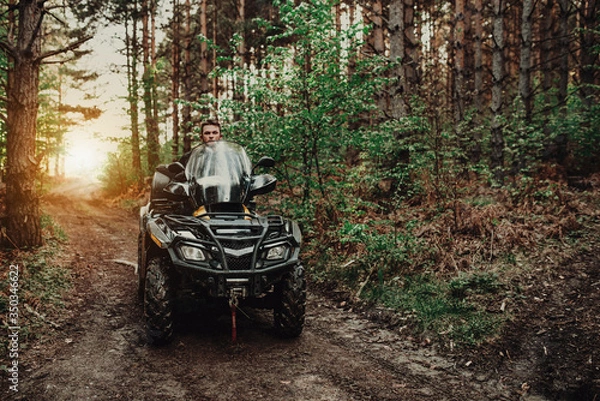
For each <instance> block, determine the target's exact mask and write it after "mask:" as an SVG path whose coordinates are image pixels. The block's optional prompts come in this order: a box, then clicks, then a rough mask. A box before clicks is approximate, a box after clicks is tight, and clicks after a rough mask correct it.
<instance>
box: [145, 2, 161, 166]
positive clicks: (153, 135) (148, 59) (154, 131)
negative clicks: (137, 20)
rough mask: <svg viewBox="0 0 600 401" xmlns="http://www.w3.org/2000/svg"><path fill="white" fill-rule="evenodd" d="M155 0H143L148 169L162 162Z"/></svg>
mask: <svg viewBox="0 0 600 401" xmlns="http://www.w3.org/2000/svg"><path fill="white" fill-rule="evenodd" d="M153 1H154V0H142V15H143V16H142V52H143V59H144V75H143V78H142V79H143V82H144V96H143V100H144V116H145V123H146V144H147V146H148V154H147V160H148V169H150V170H153V169H154V168H155V167H156V166H157V165H158V164H159V162H160V157H159V143H158V121H157V119H156V111H155V101H154V87H155V82H154V81H155V71H154V60H153V58H154V57H152V53H153V51H152V43H153V42H154V39H153V38H152V36H154V35H152V31H151V26H150V25H151V15H152V12H153V6H152V4H150V2H153Z"/></svg>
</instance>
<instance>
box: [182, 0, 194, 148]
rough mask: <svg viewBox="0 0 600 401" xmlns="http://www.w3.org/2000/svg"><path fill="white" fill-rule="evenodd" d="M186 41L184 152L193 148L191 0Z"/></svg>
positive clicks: (186, 10)
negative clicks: (190, 103)
mask: <svg viewBox="0 0 600 401" xmlns="http://www.w3.org/2000/svg"><path fill="white" fill-rule="evenodd" d="M184 35H185V41H184V51H183V54H184V77H183V82H184V84H183V87H184V95H183V96H184V99H185V101H186V105H185V106H183V110H182V111H183V114H182V119H183V129H184V133H185V134H184V137H183V153H186V152H189V151H190V150H192V132H191V131H192V107H191V106H190V105H189V102H191V101H192V100H193V99H192V53H191V45H192V5H191V3H190V0H186V2H185V34H184Z"/></svg>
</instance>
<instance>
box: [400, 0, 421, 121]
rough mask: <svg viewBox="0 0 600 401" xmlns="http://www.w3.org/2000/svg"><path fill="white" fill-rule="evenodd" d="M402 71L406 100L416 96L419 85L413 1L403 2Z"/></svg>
mask: <svg viewBox="0 0 600 401" xmlns="http://www.w3.org/2000/svg"><path fill="white" fill-rule="evenodd" d="M403 18H404V28H403V30H404V59H403V62H402V67H403V69H404V76H405V77H406V80H405V85H406V87H405V92H406V98H409V97H410V96H413V95H416V94H417V89H418V87H419V84H420V77H419V68H418V66H419V62H418V59H419V51H420V42H419V41H418V40H417V39H416V36H415V0H404V8H403ZM407 113H410V102H407Z"/></svg>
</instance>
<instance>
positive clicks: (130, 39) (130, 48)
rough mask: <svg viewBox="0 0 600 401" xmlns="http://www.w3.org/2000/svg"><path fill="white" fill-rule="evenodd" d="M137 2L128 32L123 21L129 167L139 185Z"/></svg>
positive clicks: (135, 2)
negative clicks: (128, 127)
mask: <svg viewBox="0 0 600 401" xmlns="http://www.w3.org/2000/svg"><path fill="white" fill-rule="evenodd" d="M137 14H138V2H137V0H134V1H133V9H132V10H131V16H130V19H131V23H132V32H131V34H130V33H129V29H128V28H129V22H126V23H125V28H126V30H125V35H126V38H125V40H126V42H127V44H126V47H127V77H128V84H129V88H128V97H129V98H128V102H129V120H130V123H131V167H132V168H133V172H134V174H135V177H136V181H137V183H138V186H141V185H142V184H143V183H142V180H143V174H142V157H141V154H140V126H139V109H138V100H139V98H138V90H139V81H138V75H137V66H138V55H139V44H138V35H137V27H138V16H137Z"/></svg>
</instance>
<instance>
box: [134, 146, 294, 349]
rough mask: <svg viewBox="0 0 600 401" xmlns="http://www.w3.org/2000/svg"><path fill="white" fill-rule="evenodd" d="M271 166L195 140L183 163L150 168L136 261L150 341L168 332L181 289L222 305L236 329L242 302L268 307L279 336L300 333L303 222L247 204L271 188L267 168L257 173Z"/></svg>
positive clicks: (238, 148)
mask: <svg viewBox="0 0 600 401" xmlns="http://www.w3.org/2000/svg"><path fill="white" fill-rule="evenodd" d="M273 165H274V161H273V159H271V158H268V157H263V158H261V159H260V160H259V162H258V163H257V164H256V166H254V168H251V164H250V160H249V159H248V156H247V155H246V152H245V151H244V149H243V148H242V147H241V146H239V145H237V144H235V143H231V142H226V141H219V142H211V143H207V144H203V145H200V146H198V147H196V148H195V149H194V150H193V151H192V153H191V155H190V157H189V160H188V162H187V164H186V166H185V167H184V166H183V165H182V164H181V163H177V162H176V163H172V164H170V165H168V166H164V165H162V166H159V167H158V168H157V169H156V172H155V173H154V177H153V181H152V190H151V196H150V202H149V203H148V204H147V205H146V206H144V207H142V208H141V210H140V234H139V244H138V268H137V275H138V284H139V285H138V287H139V289H138V290H139V294H140V296H141V298H142V299H143V303H144V317H145V321H146V329H147V333H148V336H149V338H150V340H151V341H152V342H153V343H155V344H161V343H166V342H168V341H170V339H171V338H172V335H173V319H174V312H175V305H176V300H177V299H178V298H179V297H180V296H181V295H182V294H188V295H189V294H192V295H193V296H194V297H195V298H199V299H202V300H204V301H207V302H208V303H219V302H221V303H223V304H227V303H228V304H229V306H230V308H231V314H232V330H233V331H232V335H233V336H235V308H236V307H237V306H238V305H240V306H241V305H249V306H252V307H259V308H266V309H272V310H273V315H274V325H275V329H276V331H277V332H278V333H279V334H280V335H281V336H284V337H296V336H298V335H300V333H301V332H302V329H303V326H304V314H305V304H306V281H305V277H304V268H303V267H302V263H301V261H300V259H299V253H300V244H301V241H302V235H301V233H300V229H299V227H298V224H297V223H296V222H294V221H291V220H287V219H285V218H283V217H281V216H276V215H269V216H259V215H258V214H256V213H255V211H254V207H253V205H254V200H253V198H254V196H256V195H260V194H266V193H269V192H271V191H273V190H274V189H275V185H276V179H275V177H273V176H272V175H270V174H260V175H255V174H254V171H255V169H256V168H257V167H272V166H273ZM234 338H235V337H234Z"/></svg>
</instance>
